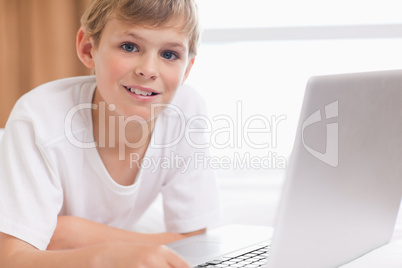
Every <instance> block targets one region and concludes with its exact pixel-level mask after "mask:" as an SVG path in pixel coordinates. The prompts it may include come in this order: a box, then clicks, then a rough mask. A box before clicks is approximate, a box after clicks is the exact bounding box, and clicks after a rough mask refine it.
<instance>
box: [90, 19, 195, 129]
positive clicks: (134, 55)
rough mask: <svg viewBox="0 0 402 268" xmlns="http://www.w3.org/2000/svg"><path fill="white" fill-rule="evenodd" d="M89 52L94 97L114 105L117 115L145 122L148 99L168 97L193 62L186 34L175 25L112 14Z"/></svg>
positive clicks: (163, 101) (153, 101) (166, 99)
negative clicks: (138, 22) (137, 22)
mask: <svg viewBox="0 0 402 268" xmlns="http://www.w3.org/2000/svg"><path fill="white" fill-rule="evenodd" d="M91 55H92V59H93V64H94V68H95V74H96V80H97V85H98V86H97V90H96V93H95V94H98V96H95V97H98V99H100V100H101V101H105V102H106V104H107V105H110V104H114V105H115V106H116V112H117V113H118V114H119V115H123V116H125V117H128V116H132V115H136V116H140V117H141V119H144V120H145V121H149V120H151V119H152V118H151V116H152V115H151V105H152V104H168V103H170V102H171V100H172V98H173V96H174V94H175V92H176V90H177V88H178V87H179V86H180V85H181V84H182V83H183V82H184V80H185V79H186V78H187V75H188V73H189V72H190V69H191V67H192V65H193V62H194V58H192V59H189V38H188V37H187V36H186V35H185V34H183V33H181V32H180V31H179V30H178V29H175V28H171V27H170V28H168V27H166V28H157V29H150V28H144V27H139V26H133V25H130V24H128V23H124V22H121V21H119V20H116V19H113V20H111V21H110V22H108V24H107V25H106V27H105V29H104V30H103V33H102V36H101V39H100V42H99V44H98V46H97V47H95V46H93V47H92V50H91ZM160 109H162V108H159V110H156V113H155V114H154V115H155V116H157V115H158V114H159V113H160V111H161V110H160Z"/></svg>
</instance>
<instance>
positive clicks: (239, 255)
mask: <svg viewBox="0 0 402 268" xmlns="http://www.w3.org/2000/svg"><path fill="white" fill-rule="evenodd" d="M268 253H269V245H258V246H253V247H251V248H246V249H243V250H239V251H236V252H233V253H230V254H228V255H225V256H224V257H221V258H219V259H216V260H213V261H208V262H206V263H204V264H199V265H197V266H195V268H201V267H202V268H212V267H214V268H224V267H227V268H231V267H233V268H235V267H237V268H239V267H245V268H257V267H264V266H265V265H266V264H267V257H268Z"/></svg>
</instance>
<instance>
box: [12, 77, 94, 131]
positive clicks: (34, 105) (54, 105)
mask: <svg viewBox="0 0 402 268" xmlns="http://www.w3.org/2000/svg"><path fill="white" fill-rule="evenodd" d="M95 86H96V81H95V77H94V76H82V77H71V78H64V79H59V80H55V81H52V82H48V83H45V84H43V85H40V86H38V87H37V88H35V89H33V90H31V91H30V92H28V93H26V94H25V95H23V96H22V97H21V98H20V99H19V100H18V101H17V103H16V104H15V106H14V108H13V110H12V112H11V114H10V117H9V120H8V122H7V124H12V123H14V122H19V121H24V122H27V123H29V124H31V125H32V127H33V128H34V129H35V133H36V134H39V133H45V134H46V136H48V138H52V137H55V136H58V135H61V134H62V133H64V121H65V118H66V116H67V115H68V113H69V112H70V111H71V110H72V109H74V107H76V106H77V105H80V104H83V103H91V101H92V96H93V91H94V89H95Z"/></svg>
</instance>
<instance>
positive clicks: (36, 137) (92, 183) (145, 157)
mask: <svg viewBox="0 0 402 268" xmlns="http://www.w3.org/2000/svg"><path fill="white" fill-rule="evenodd" d="M198 35H199V33H198V22H197V14H196V6H195V3H194V2H193V1H192V0H166V1H160V0H142V1H141V0H93V1H92V3H91V5H90V7H89V8H88V10H87V12H86V13H85V14H84V16H83V18H82V27H81V28H80V30H79V31H78V34H77V53H78V56H79V58H80V60H81V61H82V62H83V63H84V64H85V65H86V66H87V67H89V68H94V70H95V76H90V77H76V78H68V79H62V80H58V81H54V82H51V83H47V84H45V85H42V86H40V87H39V88H37V89H35V90H33V91H31V92H30V93H28V94H26V95H25V96H23V97H22V98H21V99H20V100H19V101H18V103H17V104H16V106H15V107H14V109H13V112H12V114H11V115H10V118H9V121H8V122H7V126H6V130H5V134H4V137H3V139H2V141H1V143H0V192H1V193H0V196H1V198H0V266H1V267H27V266H29V267H92V266H93V267H159V268H160V267H187V264H186V263H185V262H184V261H182V260H181V259H180V258H179V257H177V256H176V255H175V254H174V253H172V252H171V251H169V250H168V249H166V248H164V247H160V245H162V244H165V243H169V242H172V241H175V240H178V239H181V238H184V237H186V236H189V235H193V234H197V233H200V232H203V231H205V228H206V227H207V225H208V224H209V223H210V221H211V220H213V219H215V218H216V216H217V214H218V212H219V210H218V206H217V204H218V193H217V185H216V182H215V180H214V176H213V174H212V172H211V170H208V169H206V168H204V167H203V165H200V164H198V165H197V163H196V162H195V161H196V160H195V156H196V155H197V156H203V157H206V156H207V155H208V152H207V149H205V148H206V146H205V145H206V143H205V138H204V136H203V133H201V131H194V129H197V128H205V126H203V125H199V123H197V122H198V121H197V120H191V125H189V126H187V122H190V121H187V120H188V119H189V118H191V117H192V116H197V115H199V114H200V113H203V110H202V107H200V100H199V97H198V96H197V95H196V94H192V92H191V89H181V90H179V91H178V92H177V94H176V91H177V88H178V87H179V86H181V85H182V84H183V82H184V81H185V80H186V78H187V76H188V74H189V72H190V70H191V67H192V65H193V63H194V57H195V55H196V44H197V41H198ZM175 94H176V96H175ZM174 96H175V98H174V99H173V97H174ZM172 100H173V102H172ZM171 102H172V105H171V106H169V103H171ZM189 129H191V130H192V131H191V133H188V132H186V130H189ZM183 131H184V132H186V135H183ZM166 159H170V160H172V161H173V162H170V163H169V162H168V163H165V164H167V165H164V166H163V165H161V164H160V163H161V161H160V160H166ZM174 160H176V162H175V161H174ZM158 161H159V162H158ZM145 163H147V164H149V163H159V164H157V165H154V166H150V165H145ZM145 166H147V167H145ZM159 192H161V193H162V195H163V200H164V213H165V215H164V219H165V224H166V228H167V230H168V232H166V233H161V234H140V233H136V232H133V231H132V226H133V224H134V223H135V221H136V220H137V219H138V218H139V217H140V216H141V215H142V213H143V212H144V211H145V209H146V208H147V207H148V206H149V204H150V203H151V202H152V201H153V200H154V199H155V197H156V196H157V194H158V193H159ZM38 249H39V250H38ZM45 249H48V250H46V251H45Z"/></svg>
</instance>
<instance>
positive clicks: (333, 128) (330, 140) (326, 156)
mask: <svg viewBox="0 0 402 268" xmlns="http://www.w3.org/2000/svg"><path fill="white" fill-rule="evenodd" d="M324 114H325V119H327V120H328V119H331V118H337V117H338V101H334V102H332V103H330V104H328V105H326V106H325V108H324ZM323 120H324V119H322V117H321V111H320V110H317V111H315V112H314V113H313V114H311V115H310V116H309V117H308V118H307V119H306V120H305V121H304V123H303V126H302V133H301V134H302V141H303V146H304V148H305V149H306V150H307V151H308V152H309V153H310V154H311V155H313V156H314V157H315V158H317V159H318V160H320V161H322V162H324V163H326V164H328V165H330V166H331V167H337V166H338V164H339V155H338V154H339V153H338V150H339V146H338V143H339V135H338V123H327V124H326V130H327V136H326V143H325V152H324V153H321V152H319V151H317V150H315V149H313V148H311V147H310V146H309V145H307V144H306V141H305V136H304V131H305V129H306V128H307V127H309V126H311V125H312V124H314V123H318V122H321V121H323Z"/></svg>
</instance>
